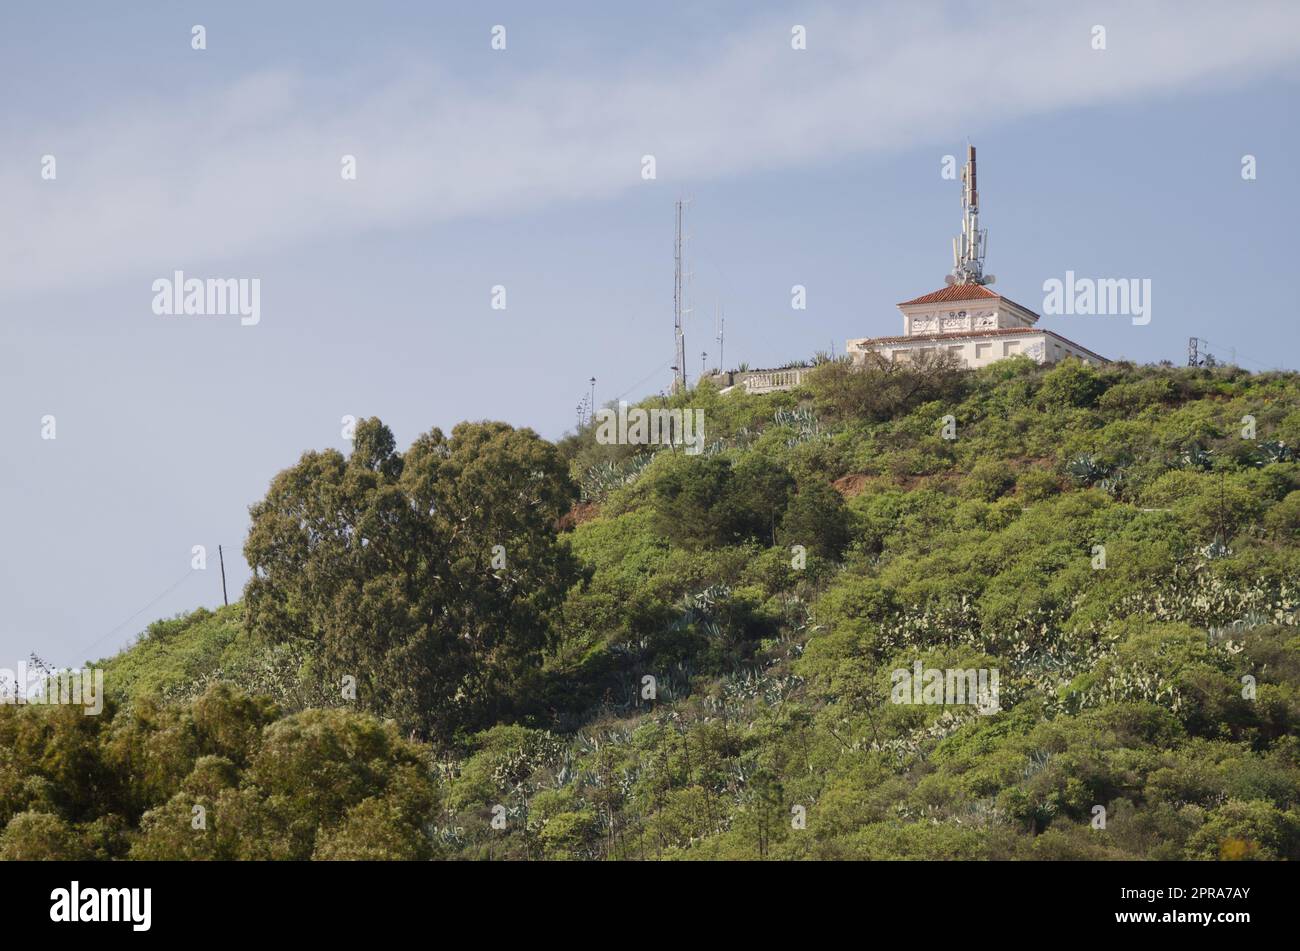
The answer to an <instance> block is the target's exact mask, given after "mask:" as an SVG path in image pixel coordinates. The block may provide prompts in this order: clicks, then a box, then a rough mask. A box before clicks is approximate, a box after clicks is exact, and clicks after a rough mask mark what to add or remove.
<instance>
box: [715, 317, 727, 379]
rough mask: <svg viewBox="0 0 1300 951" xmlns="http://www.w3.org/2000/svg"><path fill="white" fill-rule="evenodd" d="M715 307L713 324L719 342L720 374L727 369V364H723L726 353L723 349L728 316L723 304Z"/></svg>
mask: <svg viewBox="0 0 1300 951" xmlns="http://www.w3.org/2000/svg"><path fill="white" fill-rule="evenodd" d="M713 306H714V311H713V314H714V320H713V324H714V330H715V332H716V335H717V340H718V372H719V373H721V372H724V371H725V370H726V369H727V364H726V363H725V362H723V353H724V352H725V351H724V349H723V340H724V339H725V338H726V336H727V314H726V312H725V311H724V310H723V309H722V305H721V304H714V305H713Z"/></svg>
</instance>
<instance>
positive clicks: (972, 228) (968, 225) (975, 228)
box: [947, 145, 994, 284]
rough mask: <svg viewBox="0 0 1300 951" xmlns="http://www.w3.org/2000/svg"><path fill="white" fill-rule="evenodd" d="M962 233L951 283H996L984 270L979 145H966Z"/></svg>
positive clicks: (955, 242)
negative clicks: (977, 177) (977, 170)
mask: <svg viewBox="0 0 1300 951" xmlns="http://www.w3.org/2000/svg"><path fill="white" fill-rule="evenodd" d="M961 209H962V219H961V234H960V235H958V236H957V237H955V238H953V239H952V273H951V274H950V275H948V279H947V283H949V284H992V283H993V281H994V277H993V275H992V274H989V275H987V276H986V275H985V274H984V256H985V255H986V254H987V253H988V246H989V233H988V229H983V230H981V228H980V192H979V183H978V181H977V179H976V177H975V146H973V145H968V146H966V167H965V168H963V169H962V172H961Z"/></svg>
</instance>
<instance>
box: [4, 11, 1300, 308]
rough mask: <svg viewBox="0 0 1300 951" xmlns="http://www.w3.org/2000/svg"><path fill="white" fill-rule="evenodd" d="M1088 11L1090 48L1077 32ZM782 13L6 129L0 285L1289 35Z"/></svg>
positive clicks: (865, 127) (1169, 65) (1155, 64)
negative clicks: (655, 36)
mask: <svg viewBox="0 0 1300 951" xmlns="http://www.w3.org/2000/svg"><path fill="white" fill-rule="evenodd" d="M1094 24H1100V25H1103V26H1105V27H1106V30H1107V47H1108V48H1107V49H1106V50H1105V51H1104V52H1099V51H1095V50H1093V49H1092V48H1091V44H1090V39H1091V29H1092V27H1093V25H1094ZM790 25H791V24H790V23H788V22H782V21H774V20H770V19H768V20H764V21H762V22H756V23H751V24H747V25H743V26H738V28H737V30H736V32H735V33H734V35H732V36H729V37H719V38H715V39H714V41H713V42H714V43H715V45H716V48H697V49H695V50H693V51H692V53H693V55H692V56H691V59H690V63H691V65H690V66H686V65H683V62H682V61H681V60H680V59H673V58H670V53H669V51H665V53H664V57H663V59H662V60H653V61H641V62H638V63H634V64H619V65H616V66H608V65H607V66H605V67H603V68H598V67H594V66H592V65H590V64H587V65H583V66H577V65H575V66H573V67H570V68H569V71H567V72H566V71H565V67H563V66H557V67H553V68H552V69H551V70H550V71H548V72H546V73H541V74H536V75H532V76H529V77H526V78H522V79H519V80H518V81H517V82H515V83H514V84H513V85H504V84H502V83H493V84H492V85H491V88H488V87H487V85H485V84H480V85H477V86H476V85H475V83H474V82H473V81H472V80H470V79H466V78H463V77H455V76H449V75H445V74H439V73H437V72H435V71H433V70H429V69H427V68H424V67H421V66H418V65H410V64H407V65H402V66H391V65H389V64H386V65H385V66H384V67H383V72H382V73H380V72H376V70H377V69H378V67H374V66H371V67H369V69H368V70H367V71H366V72H364V74H363V73H361V72H359V73H358V74H357V75H356V76H353V77H350V78H347V79H335V80H323V79H322V80H317V79H312V80H309V79H308V78H306V77H304V76H301V75H297V74H293V73H288V72H271V73H263V74H259V75H255V76H249V77H244V78H242V79H240V80H239V81H237V82H233V83H231V84H230V85H229V86H227V87H225V88H221V89H213V90H210V91H208V92H206V93H204V94H202V95H200V96H198V97H195V98H193V99H192V100H191V101H189V102H187V103H186V104H185V105H184V106H183V107H179V108H178V107H177V105H176V104H175V103H166V104H164V103H162V102H161V101H154V102H150V103H135V104H132V105H124V106H123V107H122V108H121V109H120V110H118V111H115V112H112V113H108V114H100V115H94V116H89V117H87V118H86V119H85V120H84V121H83V122H82V123H80V124H79V125H77V126H75V127H70V128H69V127H63V128H50V129H40V130H31V132H30V134H25V135H20V136H19V137H18V138H19V140H20V141H16V142H9V143H7V144H6V151H7V152H8V153H9V155H10V156H11V157H13V156H22V155H24V154H26V155H30V156H31V159H30V161H28V162H21V161H10V162H8V163H6V166H5V167H6V169H7V171H6V173H5V174H4V176H3V177H2V178H0V193H2V194H3V195H4V196H5V197H6V201H5V204H6V205H7V206H8V207H7V209H6V217H7V218H8V222H7V224H8V227H5V228H4V229H3V230H2V231H0V287H7V288H11V289H18V290H33V289H40V288H45V287H53V286H68V285H70V284H84V283H87V282H93V281H97V280H103V279H108V278H113V277H117V276H121V275H124V274H133V273H135V272H137V271H140V272H145V273H149V274H153V273H163V272H164V271H165V270H167V269H170V268H171V267H184V268H188V269H191V270H195V269H198V268H200V267H203V266H205V265H209V264H213V263H215V262H218V261H219V260H220V259H222V258H224V257H227V256H229V255H231V254H233V253H248V252H254V253H261V252H269V251H273V250H275V249H278V248H285V247H290V246H292V245H294V244H296V243H299V242H302V241H307V240H313V241H314V240H319V239H321V238H323V237H328V236H330V235H332V234H339V233H353V234H355V233H364V232H365V231H367V230H370V229H376V228H391V227H402V226H408V225H418V224H421V223H427V222H436V221H444V220H449V219H454V218H457V217H463V216H472V215H484V214H498V213H512V212H516V211H522V210H531V209H534V208H537V207H539V206H543V205H547V204H550V203H555V202H562V201H565V200H571V199H589V198H599V197H603V196H609V195H613V194H616V193H618V192H619V191H621V190H625V189H631V188H644V187H665V185H666V186H667V187H669V188H671V187H672V186H671V182H673V181H682V180H690V181H692V182H695V183H699V182H702V181H707V180H709V179H716V178H720V177H723V176H739V175H744V174H747V173H749V172H752V171H755V170H759V169H767V168H784V167H798V166H800V165H802V164H806V163H811V162H821V161H826V160H830V159H835V158H839V157H843V156H846V155H853V154H865V153H869V152H872V151H882V150H890V149H898V148H904V147H908V146H911V145H915V144H918V143H926V142H936V143H943V144H945V145H948V146H951V144H952V143H953V142H960V140H961V137H962V136H963V135H964V134H965V132H966V131H967V130H968V129H969V127H970V125H971V119H972V117H978V121H979V122H980V123H981V124H983V125H987V124H988V123H990V122H998V121H1007V120H1012V119H1017V118H1023V117H1026V116H1032V115H1038V114H1045V113H1048V112H1054V111H1058V110H1061V109H1068V108H1073V107H1078V106H1084V105H1089V104H1097V103H1105V102H1115V101H1127V100H1137V99H1140V98H1143V97H1149V96H1153V95H1166V94H1169V93H1170V92H1172V91H1178V90H1183V89H1187V88H1195V87H1199V86H1206V85H1213V84H1221V83H1238V82H1245V81H1254V80H1258V79H1261V78H1264V77H1267V76H1269V75H1274V74H1277V73H1278V72H1279V71H1283V70H1291V69H1293V68H1294V65H1295V63H1296V62H1297V59H1298V54H1300V5H1298V4H1295V3H1290V2H1271V3H1270V2H1260V3H1248V4H1234V5H1223V4H1221V3H1214V2H1197V3H1189V2H1172V0H1164V2H1149V3H1143V4H1131V3H1128V2H1122V3H1102V4H1092V5H1090V6H1089V7H1088V8H1087V9H1086V10H1085V11H1080V10H1079V9H1078V8H1076V7H1073V6H1071V5H1056V4H1035V3H1001V4H993V3H982V4H979V5H969V4H968V5H962V6H961V7H958V8H946V9H941V8H938V7H932V8H931V7H923V6H922V5H919V4H914V3H909V4H905V5H895V6H885V7H876V8H873V10H871V11H870V12H859V11H835V10H823V11H822V12H820V13H819V14H818V15H817V16H815V17H809V18H808V19H807V21H806V24H805V25H806V26H807V31H808V45H809V48H808V50H807V51H803V52H796V51H793V50H791V49H790V42H789V36H790V33H789V31H790ZM522 41H523V38H522V37H520V36H519V34H518V33H516V34H513V35H512V37H511V42H512V44H518V43H520V42H522ZM498 55H503V56H508V55H510V53H509V52H506V53H502V54H498ZM363 75H364V77H367V78H365V79H363V78H362V76H363ZM376 77H379V78H376ZM479 78H481V77H479ZM372 80H373V81H372ZM358 90H359V91H358ZM50 143H55V145H53V146H52V145H50ZM46 151H53V152H54V153H55V154H56V155H59V156H60V157H59V177H58V181H57V182H55V183H48V182H42V181H41V180H40V179H39V176H38V175H37V174H36V172H37V169H38V167H39V166H38V161H39V156H40V155H41V154H42V153H44V152H46ZM60 153H62V154H61V155H60ZM644 153H652V154H654V155H655V156H656V158H657V161H658V171H659V176H660V182H659V183H658V185H656V186H649V185H646V184H644V183H642V181H641V179H640V157H641V156H642V154H644ZM344 154H354V155H356V157H357V161H358V168H359V178H358V180H357V181H356V182H343V181H342V180H341V179H340V177H339V161H340V157H341V156H342V155H344ZM74 159H75V161H74Z"/></svg>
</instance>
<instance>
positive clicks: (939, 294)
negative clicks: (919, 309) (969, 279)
mask: <svg viewBox="0 0 1300 951" xmlns="http://www.w3.org/2000/svg"><path fill="white" fill-rule="evenodd" d="M1001 296H1002V295H1001V294H995V293H993V292H992V291H991V290H989V289H988V288H987V287H985V286H984V285H983V284H949V285H948V286H947V287H944V288H941V289H939V290H937V291H933V292H931V293H929V294H922V295H921V296H920V297H917V298H914V299H913V300H905V301H903V303H902V304H899V305H898V306H899V307H902V306H904V305H906V304H940V303H946V302H948V301H958V300H985V299H986V298H993V297H1001Z"/></svg>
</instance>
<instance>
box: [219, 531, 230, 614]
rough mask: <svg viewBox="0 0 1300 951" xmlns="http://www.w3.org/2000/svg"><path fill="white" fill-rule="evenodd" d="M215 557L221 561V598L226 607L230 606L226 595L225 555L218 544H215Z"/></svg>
mask: <svg viewBox="0 0 1300 951" xmlns="http://www.w3.org/2000/svg"><path fill="white" fill-rule="evenodd" d="M217 558H218V559H219V560H220V562H221V600H222V601H224V602H226V607H230V598H228V597H226V555H225V552H223V551H222V550H221V546H220V545H218V546H217Z"/></svg>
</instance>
